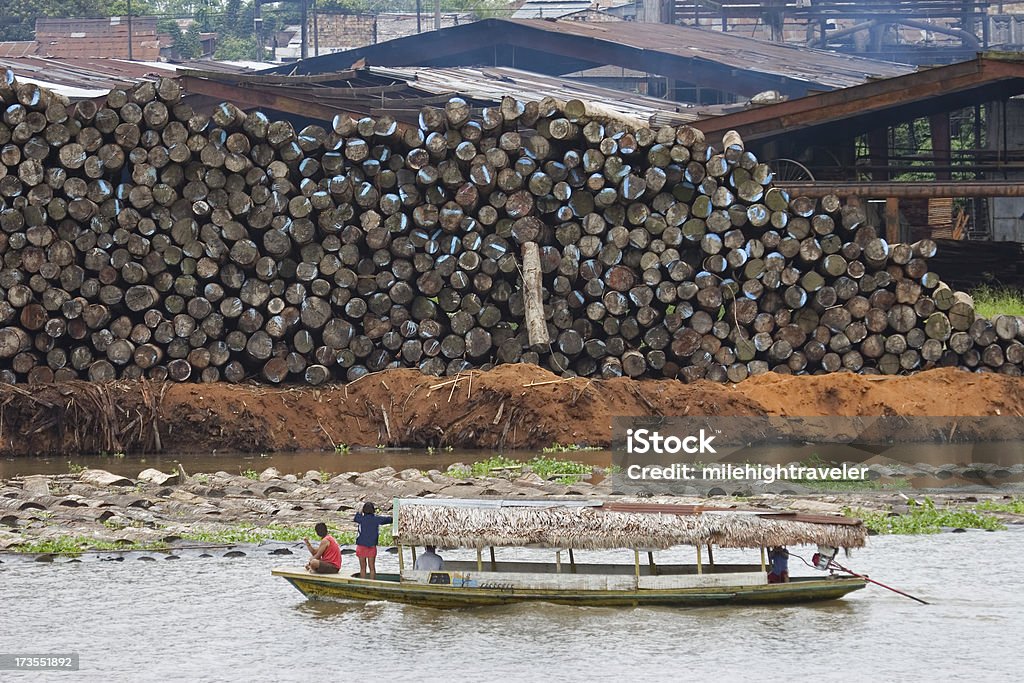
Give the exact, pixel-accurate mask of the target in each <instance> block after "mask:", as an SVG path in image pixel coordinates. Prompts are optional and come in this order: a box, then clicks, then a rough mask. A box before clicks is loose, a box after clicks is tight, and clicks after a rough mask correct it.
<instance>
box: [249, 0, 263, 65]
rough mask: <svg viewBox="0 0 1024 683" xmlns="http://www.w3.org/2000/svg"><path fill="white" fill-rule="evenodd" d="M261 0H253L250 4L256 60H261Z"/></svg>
mask: <svg viewBox="0 0 1024 683" xmlns="http://www.w3.org/2000/svg"><path fill="white" fill-rule="evenodd" d="M262 10H263V0H254V2H253V6H252V24H253V26H252V27H253V32H254V33H255V34H256V61H257V62H262V61H263V58H264V57H263V12H262Z"/></svg>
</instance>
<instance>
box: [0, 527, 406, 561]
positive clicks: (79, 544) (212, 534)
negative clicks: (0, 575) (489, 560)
mask: <svg viewBox="0 0 1024 683" xmlns="http://www.w3.org/2000/svg"><path fill="white" fill-rule="evenodd" d="M104 526H107V527H109V528H113V529H119V528H124V526H123V525H119V524H116V523H106V522H105V523H104ZM180 536H181V538H182V539H183V540H186V541H196V542H199V543H210V544H215V545H230V544H243V543H250V544H258V543H261V542H263V541H270V540H274V541H288V542H295V541H301V540H302V539H304V538H308V539H310V542H313V543H315V542H316V540H317V535H316V532H315V531H314V530H313V527H311V526H309V527H305V526H284V525H279V524H271V525H269V526H265V527H258V526H250V525H244V524H239V525H237V526H233V527H228V528H224V529H217V530H213V531H205V530H195V531H187V532H185V533H182V534H180ZM333 536H334V538H335V539H337V541H338V543H340V544H341V545H353V544H355V542H356V534H355V532H351V531H342V532H337V531H335V532H333ZM380 545H381V546H389V545H394V539H393V538H392V536H391V530H390V529H389V528H381V530H380ZM169 548H170V546H168V544H166V543H164V542H161V541H153V542H149V543H132V542H130V541H108V540H103V539H97V538H91V537H89V536H71V535H69V536H56V537H53V538H47V539H38V540H34V541H30V542H28V543H24V544H22V545H19V546H12V547H11V550H13V551H15V552H19V553H26V554H39V553H48V554H51V555H80V554H82V553H83V552H86V551H90V550H168V549H169Z"/></svg>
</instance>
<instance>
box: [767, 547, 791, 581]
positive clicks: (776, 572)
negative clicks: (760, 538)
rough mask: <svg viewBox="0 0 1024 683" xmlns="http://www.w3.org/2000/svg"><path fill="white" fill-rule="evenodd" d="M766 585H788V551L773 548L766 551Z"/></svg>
mask: <svg viewBox="0 0 1024 683" xmlns="http://www.w3.org/2000/svg"><path fill="white" fill-rule="evenodd" d="M768 562H769V567H768V583H789V551H788V550H786V549H785V548H782V547H775V548H772V549H771V550H770V551H768Z"/></svg>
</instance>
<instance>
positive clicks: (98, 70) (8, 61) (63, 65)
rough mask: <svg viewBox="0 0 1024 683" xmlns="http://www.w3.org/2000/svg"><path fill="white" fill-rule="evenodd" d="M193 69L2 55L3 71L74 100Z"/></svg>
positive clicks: (224, 67)
mask: <svg viewBox="0 0 1024 683" xmlns="http://www.w3.org/2000/svg"><path fill="white" fill-rule="evenodd" d="M0 45H2V43H0ZM199 63H201V64H202V65H203V66H204V68H208V69H218V70H222V71H225V72H230V73H238V72H239V71H241V69H239V68H238V67H232V66H229V65H224V64H219V63H215V62H199ZM194 65H195V62H189V63H186V64H181V65H175V64H170V63H165V62H138V61H135V62H130V61H128V60H126V59H107V58H103V57H74V58H66V59H59V58H55V57H39V56H35V55H26V56H13V57H9V56H3V55H2V53H0V70H3V69H10V70H11V71H13V72H14V73H15V75H16V76H17V77H18V79H19V80H22V81H25V82H32V83H37V84H39V85H42V86H45V87H47V88H50V89H51V90H53V91H54V92H58V93H60V94H62V95H66V96H67V97H70V98H71V99H85V98H93V97H101V96H103V95H106V94H107V93H108V92H109V91H110V90H112V89H114V88H124V87H129V86H132V85H134V84H136V83H139V82H141V81H147V80H150V81H151V80H156V79H158V78H160V77H161V76H174V75H175V73H176V70H177V69H178V68H182V67H186V66H194Z"/></svg>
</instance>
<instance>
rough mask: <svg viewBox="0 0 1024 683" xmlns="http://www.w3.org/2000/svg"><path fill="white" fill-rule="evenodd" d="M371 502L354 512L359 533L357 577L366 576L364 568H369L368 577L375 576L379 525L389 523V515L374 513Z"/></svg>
mask: <svg viewBox="0 0 1024 683" xmlns="http://www.w3.org/2000/svg"><path fill="white" fill-rule="evenodd" d="M376 511H377V509H376V508H375V507H374V506H373V503H366V504H365V505H363V511H362V512H357V513H356V524H358V525H359V535H358V536H356V557H358V558H359V578H361V579H365V578H366V570H367V568H369V570H370V579H371V580H375V579H376V578H377V541H378V540H380V525H381V524H391V522H392V521H393V520H392V519H391V518H390V517H385V516H384V515H378V514H376Z"/></svg>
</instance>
